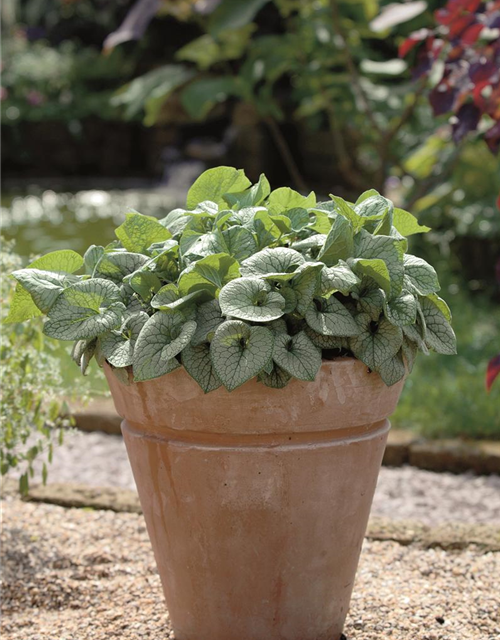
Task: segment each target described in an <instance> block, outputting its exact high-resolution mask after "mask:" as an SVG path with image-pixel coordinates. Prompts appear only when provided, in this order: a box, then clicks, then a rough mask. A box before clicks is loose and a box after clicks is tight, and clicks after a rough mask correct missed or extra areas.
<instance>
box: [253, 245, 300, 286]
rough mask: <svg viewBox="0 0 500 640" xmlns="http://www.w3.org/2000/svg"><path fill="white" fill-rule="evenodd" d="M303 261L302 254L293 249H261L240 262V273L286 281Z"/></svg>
mask: <svg viewBox="0 0 500 640" xmlns="http://www.w3.org/2000/svg"><path fill="white" fill-rule="evenodd" d="M304 262H305V260H304V256H302V255H301V254H300V253H299V252H298V251H294V250H293V249H286V248H285V247H276V248H274V249H263V250H262V251H259V252H258V253H256V254H254V255H253V256H251V257H250V258H248V259H247V260H245V261H244V262H243V263H242V264H241V275H242V276H255V277H259V278H266V279H272V280H278V281H286V280H290V279H291V278H293V276H294V273H295V272H296V271H297V269H298V267H300V266H301V265H302V264H304Z"/></svg>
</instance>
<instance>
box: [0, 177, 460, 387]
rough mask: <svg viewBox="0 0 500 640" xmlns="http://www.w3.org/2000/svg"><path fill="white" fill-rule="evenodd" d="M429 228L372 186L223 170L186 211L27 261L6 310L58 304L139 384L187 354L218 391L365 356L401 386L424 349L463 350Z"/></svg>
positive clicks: (56, 327)
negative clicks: (317, 183) (308, 187)
mask: <svg viewBox="0 0 500 640" xmlns="http://www.w3.org/2000/svg"><path fill="white" fill-rule="evenodd" d="M427 230H428V228H427V227H422V226H420V225H419V224H418V223H417V221H416V219H415V218H414V217H413V216H412V215H411V214H410V213H408V212H406V211H403V210H401V209H397V208H395V207H394V206H393V204H392V203H391V202H390V201H389V200H388V199H387V198H385V197H383V196H381V195H379V194H378V193H377V192H376V191H373V190H371V191H367V192H365V193H363V194H362V195H361V196H360V197H359V198H358V200H357V202H356V203H354V204H351V203H348V202H346V201H344V200H343V199H342V198H338V197H336V196H331V198H330V199H329V200H327V201H325V202H317V201H316V196H315V194H314V193H310V194H309V195H308V196H302V195H301V194H299V193H297V192H296V191H293V190H292V189H289V188H287V187H282V188H279V189H276V190H274V191H272V192H271V188H270V186H269V182H268V181H267V179H266V178H265V176H264V175H262V176H261V177H260V179H259V182H258V183H257V184H255V185H253V186H252V185H251V183H250V181H249V180H248V179H247V177H246V176H245V174H244V172H243V171H241V170H236V169H233V168H230V167H219V168H214V169H209V170H208V171H206V172H205V173H203V174H202V175H201V176H200V177H199V178H198V179H197V180H196V181H195V183H194V184H193V185H192V187H191V189H190V190H189V192H188V196H187V208H186V209H175V210H173V211H171V212H170V213H169V214H168V215H167V216H166V217H165V218H163V219H162V220H159V221H158V220H156V219H155V218H153V217H149V216H143V215H141V214H139V213H136V212H131V213H128V214H127V215H126V220H125V222H124V223H123V224H122V225H120V226H119V227H118V228H117V229H116V236H117V240H116V241H114V242H112V243H111V244H110V245H108V246H107V247H102V246H96V245H93V246H91V247H90V248H89V249H88V250H87V252H86V253H85V256H84V257H83V258H82V257H81V256H79V255H78V254H77V253H75V252H74V251H70V250H67V251H56V252H53V253H50V254H48V255H46V256H44V257H42V258H41V259H39V260H37V261H35V262H34V263H32V264H31V265H30V266H29V267H28V268H26V269H20V270H17V271H15V272H14V274H13V275H14V277H15V278H16V280H17V281H18V288H17V293H16V296H15V298H14V300H13V303H12V306H11V311H10V314H9V317H8V318H7V321H9V322H19V321H23V320H26V319H28V318H29V317H32V316H36V315H41V314H46V315H47V316H48V320H47V321H46V323H45V326H44V332H45V334H46V335H48V336H50V337H53V338H57V339H59V340H73V341H75V345H74V349H73V357H74V359H75V361H76V362H77V363H78V364H79V365H80V366H81V368H82V371H83V372H85V370H86V368H87V366H88V363H89V361H90V360H91V358H92V357H94V356H95V357H96V358H97V360H98V362H99V363H102V362H103V361H105V360H106V361H107V362H108V363H109V364H110V365H111V366H112V367H113V368H114V371H115V373H116V374H117V375H118V376H119V377H120V379H122V380H123V381H125V382H128V381H129V380H130V376H129V373H130V371H131V372H132V373H133V378H134V380H135V381H144V380H150V379H152V378H157V377H159V376H162V375H164V374H167V373H169V372H171V371H173V370H174V369H177V368H178V367H180V366H181V365H183V366H184V368H185V369H186V371H187V372H188V373H189V374H190V375H191V376H192V377H193V378H194V379H195V380H196V382H198V384H199V385H200V386H201V388H202V389H203V390H204V391H205V392H209V391H212V390H214V389H217V388H218V387H220V386H221V385H224V386H225V387H226V389H228V390H229V391H232V390H234V389H236V388H237V387H239V386H240V385H242V384H243V383H245V382H246V381H247V380H250V379H251V378H254V377H255V376H257V377H258V379H259V381H260V382H262V383H263V384H265V385H267V386H270V387H274V388H281V387H284V386H285V385H286V384H287V383H288V382H289V380H290V379H291V378H293V377H294V378H298V379H300V380H307V381H310V380H314V378H315V376H316V374H317V373H318V370H319V369H320V367H321V363H322V359H329V358H332V357H336V356H346V355H350V356H354V357H355V358H358V359H359V360H361V361H362V362H364V363H365V364H366V365H367V366H368V367H369V368H370V369H371V370H372V371H377V372H378V373H379V374H380V375H381V377H382V379H383V380H384V382H385V383H386V384H388V385H392V384H394V383H396V382H397V381H398V380H400V379H401V378H402V377H403V376H404V375H405V370H406V369H408V370H411V368H412V366H413V361H414V359H415V356H416V354H417V352H418V351H419V350H420V351H423V352H424V353H428V351H429V349H433V350H435V351H437V352H439V353H443V354H453V353H455V336H454V333H453V330H452V328H451V326H450V320H451V315H450V311H449V309H448V306H447V305H446V303H445V302H444V301H443V300H442V299H441V298H439V297H438V295H437V292H438V291H439V283H438V278H437V275H436V272H435V270H434V269H433V267H432V266H431V265H429V264H427V263H426V262H425V261H424V260H422V259H420V258H417V257H415V256H412V255H409V254H407V253H406V251H407V246H408V243H407V240H406V237H405V236H408V235H411V234H413V233H420V232H424V231H427ZM82 267H83V268H84V270H85V273H84V274H83V275H75V272H76V271H78V270H80V269H81V268H82ZM130 368H131V370H130Z"/></svg>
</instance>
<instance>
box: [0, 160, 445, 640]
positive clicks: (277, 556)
mask: <svg viewBox="0 0 500 640" xmlns="http://www.w3.org/2000/svg"><path fill="white" fill-rule="evenodd" d="M424 231H427V228H426V227H422V226H420V225H419V224H418V223H417V221H416V219H415V218H414V217H413V216H412V215H411V214H409V213H407V212H405V211H403V210H401V209H397V208H394V206H393V204H392V203H391V202H390V201H389V200H388V199H386V198H384V197H383V196H381V195H379V194H378V193H377V192H375V191H367V192H366V193H363V194H362V195H361V196H360V198H359V199H358V200H357V202H356V203H354V204H351V203H348V202H345V201H344V200H342V199H341V198H338V197H335V196H331V198H330V199H329V200H327V201H325V202H317V201H316V196H315V194H314V193H310V194H309V195H308V196H303V195H300V194H299V193H297V192H295V191H293V190H292V189H289V188H286V187H284V188H280V189H276V190H274V191H271V189H270V186H269V183H268V181H267V180H266V178H265V177H264V176H261V177H260V180H259V182H258V183H257V184H255V185H253V186H252V185H251V184H250V182H249V180H248V179H247V178H246V176H245V175H244V173H243V172H242V171H241V170H236V169H233V168H230V167H219V168H215V169H210V170H208V171H206V172H205V173H203V174H202V175H201V176H200V177H199V178H198V179H197V180H196V181H195V183H194V184H193V186H192V187H191V189H190V190H189V193H188V196H187V207H186V209H175V210H174V211H171V212H170V213H169V214H168V215H167V216H166V217H165V218H164V219H162V220H159V221H158V220H156V219H155V218H152V217H147V216H142V215H140V214H139V213H135V212H132V213H128V214H127V216H126V220H125V222H124V223H123V224H122V225H120V226H119V227H118V229H116V236H117V240H116V241H114V242H112V243H111V244H110V245H108V246H107V247H101V246H95V245H94V246H92V247H90V248H89V249H88V251H87V252H86V254H85V256H84V257H83V258H81V257H80V256H78V254H75V253H74V252H72V251H66V252H54V254H49V255H48V256H46V257H45V258H43V259H42V261H41V262H40V261H38V262H37V264H36V265H32V266H31V267H28V268H27V269H21V270H18V271H16V272H15V273H14V276H15V278H16V279H17V281H18V283H19V289H18V292H17V294H16V297H15V299H14V301H13V304H12V308H11V312H10V316H9V319H10V320H11V321H20V320H23V319H27V318H28V317H29V316H30V315H34V314H41V313H43V314H46V315H47V316H48V319H47V321H46V323H45V328H44V331H45V333H46V334H47V335H49V336H51V337H54V338H59V339H61V340H73V341H75V345H74V348H73V357H74V359H75V361H76V362H77V363H78V364H79V365H80V366H81V368H82V371H83V372H85V370H86V368H87V366H88V363H89V361H90V359H91V358H92V357H94V356H95V357H96V358H97V360H98V362H99V363H101V364H102V365H103V366H104V371H105V373H106V376H107V379H108V382H109V385H110V389H111V392H112V394H113V398H114V401H115V404H116V408H117V410H118V412H119V413H120V415H121V416H122V417H123V418H124V421H123V435H124V438H125V442H126V446H127V450H128V454H129V457H130V461H131V464H132V468H133V471H134V476H135V479H136V483H137V487H138V491H139V496H140V499H141V503H142V507H143V510H144V515H145V519H146V523H147V527H148V531H149V535H150V538H151V542H152V545H153V549H154V553H155V557H156V561H157V564H158V569H159V572H160V575H161V579H162V583H163V587H164V591H165V596H166V600H167V604H168V608H169V611H170V615H171V620H172V624H173V626H174V629H175V633H176V637H177V638H178V639H179V640H194V639H199V638H203V639H204V640H229V639H231V640H232V639H236V638H237V639H238V640H243V639H248V640H250V639H251V640H272V639H278V638H280V639H281V638H287V639H289V640H292V639H296V640H299V639H300V640H306V639H310V640H313V639H314V640H319V639H320V638H321V639H326V638H329V639H336V640H337V639H338V638H339V637H340V635H341V632H342V627H343V624H344V619H345V616H346V614H347V611H348V606H349V599H350V595H351V590H352V586H353V581H354V576H355V571H356V566H357V563H358V558H359V553H360V549H361V545H362V541H363V537H364V533H365V528H366V524H367V520H368V515H369V510H370V506H371V501H372V496H373V492H374V490H375V485H376V481H377V475H378V470H379V467H380V463H381V460H382V454H383V451H384V446H385V442H386V437H387V431H388V429H389V422H388V420H387V418H388V416H389V415H390V414H391V413H392V411H393V410H394V408H395V406H396V403H397V401H398V397H399V394H400V392H401V389H402V386H403V381H404V378H405V376H406V374H407V373H408V372H409V371H411V368H412V365H413V361H414V359H415V356H416V354H417V352H418V351H423V352H424V353H428V351H429V350H430V349H433V350H435V351H438V352H440V353H449V354H453V353H455V337H454V333H453V330H452V329H451V326H450V312H449V309H448V307H447V305H446V303H445V302H444V301H443V300H442V299H441V298H439V297H438V295H437V291H438V290H439V284H438V279H437V276H436V272H435V271H434V269H433V268H432V267H431V266H430V265H429V264H427V263H426V262H425V261H424V260H421V259H420V258H417V257H415V256H412V255H409V254H407V253H406V250H407V240H406V237H405V236H408V235H411V234H413V233H419V232H424ZM81 267H83V268H84V274H82V275H75V272H76V271H78V270H79V269H80V268H81Z"/></svg>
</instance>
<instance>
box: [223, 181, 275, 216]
mask: <svg viewBox="0 0 500 640" xmlns="http://www.w3.org/2000/svg"><path fill="white" fill-rule="evenodd" d="M270 193H271V185H270V184H269V180H268V179H267V178H266V176H265V175H264V174H263V173H261V174H260V177H259V181H258V182H257V183H256V184H254V185H253V186H252V187H250V188H249V189H246V190H245V191H240V192H239V193H226V194H225V195H224V200H225V201H226V202H227V204H228V205H229V206H230V207H234V208H236V209H245V208H246V207H256V206H258V205H259V204H261V203H262V202H264V200H265V199H266V198H267V196H268V195H269V194H270Z"/></svg>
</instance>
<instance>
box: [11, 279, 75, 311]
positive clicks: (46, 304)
mask: <svg viewBox="0 0 500 640" xmlns="http://www.w3.org/2000/svg"><path fill="white" fill-rule="evenodd" d="M12 275H13V276H14V278H15V279H16V280H17V281H18V282H19V284H20V285H21V286H22V287H23V289H25V290H26V291H27V292H28V293H29V294H30V295H31V298H32V300H33V302H34V303H35V304H36V306H37V307H38V308H39V309H40V311H42V312H43V313H48V312H49V310H50V309H51V308H52V306H53V305H54V303H55V301H56V300H57V298H58V297H59V295H60V294H61V293H62V291H64V289H65V288H66V287H69V286H70V285H72V284H75V282H78V279H79V278H78V277H77V276H73V275H70V274H68V273H63V272H57V271H42V270H41V269H32V268H30V269H19V270H18V271H14V272H13V273H12Z"/></svg>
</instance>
